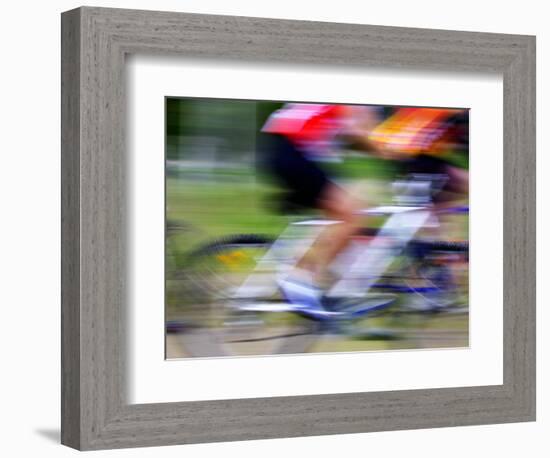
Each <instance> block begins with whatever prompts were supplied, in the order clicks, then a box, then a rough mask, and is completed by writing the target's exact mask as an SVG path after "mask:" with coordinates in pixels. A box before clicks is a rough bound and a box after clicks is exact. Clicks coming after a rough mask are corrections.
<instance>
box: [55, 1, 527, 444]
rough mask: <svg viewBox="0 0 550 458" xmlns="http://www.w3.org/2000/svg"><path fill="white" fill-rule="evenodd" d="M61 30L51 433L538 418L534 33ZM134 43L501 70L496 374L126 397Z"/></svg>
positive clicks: (98, 24) (123, 26)
mask: <svg viewBox="0 0 550 458" xmlns="http://www.w3.org/2000/svg"><path fill="white" fill-rule="evenodd" d="M61 37H62V56H61V57H62V59H61V60H62V67H61V68H62V313H61V316H62V425H61V441H62V443H63V444H65V445H68V446H70V447H74V448H77V449H80V450H89V449H106V448H119V447H140V446H155V445H168V444H185V443H198V442H215V441H234V440H245V439H265V438H279V437H295V436H313V435H324V434H341V433H360V432H368V431H383V430H399V429H413V428H433V427H443V426H458V425H475V424H487V423H505V422H522V421H532V420H534V419H535V37H533V36H522V35H504V34H492V33H474V32H457V31H444V30H425V29H411V28H398V27H381V26H367V25H352V24H335V23H321V22H308V21H290V20H272V19H258V18H248V17H229V16H210V15H198V14H185V13H171V12H154V11H133V10H121V9H107V8H93V7H83V8H78V9H75V10H72V11H68V12H65V13H63V14H62V30H61ZM135 53H149V54H150V53H154V54H172V55H179V56H200V57H203V58H204V57H206V58H212V59H216V58H223V59H247V60H254V61H259V62H275V63H278V62H286V63H296V64H306V63H311V64H330V65H346V66H355V67H357V66H385V67H400V68H418V69H440V70H447V71H461V70H466V71H474V72H495V73H498V74H502V75H503V81H504V94H503V97H504V342H503V349H504V350H503V351H504V354H503V365H504V373H503V381H504V383H503V384H502V385H495V386H471V387H461V388H441V389H420V390H405V391H383V392H365V393H350V394H328V395H311V396H289V397H272V398H261V399H260V398H254V399H234V400H223V401H198V402H181V403H162V404H141V405H138V404H128V402H127V400H126V399H127V398H126V381H127V380H126V377H127V375H126V370H125V366H126V361H125V355H126V350H125V348H126V340H125V335H126V319H125V317H126V315H125V306H126V300H127V295H126V294H127V293H126V271H127V264H126V262H127V261H126V253H127V243H126V224H127V221H126V218H125V214H126V207H125V202H126V197H127V195H126V193H127V191H126V183H125V180H126V173H127V172H126V169H125V163H126V154H127V153H126V150H125V109H126V102H125V86H124V85H125V77H124V73H125V64H124V62H125V55H127V54H135ZM472 198H473V199H475V196H472ZM161 306H162V305H161V304H159V307H161ZM182 389H183V390H184V389H185V383H184V381H182Z"/></svg>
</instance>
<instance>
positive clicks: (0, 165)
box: [0, 0, 550, 458]
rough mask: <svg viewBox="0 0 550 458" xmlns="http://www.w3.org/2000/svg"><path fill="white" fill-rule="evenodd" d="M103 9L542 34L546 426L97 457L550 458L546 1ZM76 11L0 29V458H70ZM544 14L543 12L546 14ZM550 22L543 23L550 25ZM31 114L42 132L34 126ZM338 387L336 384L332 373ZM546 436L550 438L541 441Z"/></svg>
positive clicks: (313, 1)
mask: <svg viewBox="0 0 550 458" xmlns="http://www.w3.org/2000/svg"><path fill="white" fill-rule="evenodd" d="M93 4H95V5H97V6H110V7H123V8H139V9H157V10H171V11H187V12H195V13H212V14H227V15H243V16H264V17H273V18H288V19H312V20H321V21H336V22H357V23H366V24H379V25H397V26H411V27H430V28H443V29H456V30H471V31H486V32H502V33H519V34H531V35H533V34H534V35H537V40H538V41H537V47H538V62H537V67H538V69H537V79H538V97H537V105H538V129H537V130H538V135H537V137H538V152H539V157H538V175H539V181H538V195H539V199H538V200H539V205H538V233H539V234H540V235H541V236H540V237H539V241H538V246H539V256H538V264H539V282H538V284H539V285H540V286H539V294H538V297H539V309H538V314H537V319H538V323H537V329H538V339H537V340H538V367H539V369H538V387H539V390H538V399H537V405H538V421H537V422H536V423H524V424H509V425H490V426H472V427H460V428H442V429H433V430H416V431H403V432H388V433H371V434H355V435H341V436H328V437H313V438H297V439H278V440H265V441H249V442H238V443H222V444H213V445H211V444H206V445H192V446H184V447H183V446H179V447H164V448H154V449H152V448H149V449H138V450H119V451H105V452H98V455H99V456H105V457H108V456H140V457H149V456H151V457H152V456H155V457H156V456H178V455H181V454H186V456H187V457H211V456H219V455H224V456H229V457H232V456H238V457H240V458H245V457H253V456H254V457H255V456H267V457H272V456H273V457H280V456H298V455H300V454H308V455H316V456H321V457H325V456H326V457H329V456H334V455H335V454H346V455H351V454H354V455H355V454H357V455H360V456H387V457H393V456H398V455H401V454H402V455H406V456H408V457H410V458H413V457H423V458H430V457H438V458H439V457H441V456H444V457H445V458H453V457H460V458H464V457H465V456H470V455H477V454H482V453H483V454H489V455H490V456H499V457H517V456H524V455H529V456H531V457H545V456H548V455H549V452H550V444H549V443H548V439H547V437H548V431H550V419H549V415H550V398H549V396H548V394H547V393H548V392H547V389H545V388H546V387H547V386H548V378H549V375H550V372H549V371H550V360H549V359H548V350H547V348H548V345H549V343H550V339H549V337H548V336H549V334H548V325H549V324H550V322H549V314H548V312H547V311H546V310H545V309H544V308H543V305H544V304H545V303H546V302H548V300H549V299H550V295H549V294H548V293H546V292H545V291H544V280H545V278H548V274H549V264H548V263H547V262H545V261H544V260H543V257H544V256H545V255H549V254H550V253H549V251H548V248H549V243H548V238H546V239H545V238H544V237H543V236H542V234H545V233H546V234H547V233H548V232H549V215H548V213H545V212H543V207H546V208H548V205H544V201H545V197H548V196H549V195H550V184H549V182H548V180H546V182H543V173H544V171H545V170H548V165H549V160H548V155H547V154H546V153H547V152H546V150H547V148H548V146H549V142H548V137H546V138H544V127H545V126H546V124H547V123H548V122H549V120H550V116H549V111H550V109H549V105H548V104H550V98H549V94H548V90H547V86H546V87H545V85H544V83H543V82H544V81H545V80H548V78H549V77H550V75H549V73H550V72H549V70H550V55H549V48H550V30H549V29H548V27H547V26H548V18H547V13H546V11H545V9H546V8H545V3H544V2H541V1H536V0H523V1H522V2H517V1H514V2H510V1H486V2H480V1H474V0H462V1H456V2H454V4H451V2H443V1H441V0H439V1H424V0H417V1H408V0H392V1H379V2H374V1H369V2H360V1H353V0H338V1H333V2H330V1H319V0H302V1H297V0H277V1H271V2H261V1H257V0H256V1H254V0H232V1H230V2H228V1H223V0H187V1H175V0H172V1H170V0H157V1H154V2H153V1H151V0H149V1H147V0H128V1H126V0H125V1H118V2H115V1H100V0H97V1H95V2H94V3H93ZM77 6H80V5H79V4H78V3H76V2H73V1H68V0H56V1H55V2H38V1H26V2H10V3H7V4H4V6H3V8H2V16H1V19H0V38H1V39H0V43H1V45H0V46H1V51H2V52H1V59H2V67H1V70H0V91H1V92H0V94H1V96H0V126H1V128H0V132H1V135H0V196H1V197H0V215H1V224H0V279H1V280H0V349H1V353H0V355H1V357H2V360H1V364H2V373H1V375H0V387H1V389H0V422H1V427H2V431H3V434H2V439H1V440H0V450H1V451H2V452H3V453H2V454H3V455H4V456H36V455H40V456H42V457H49V456H70V455H74V454H76V453H77V452H75V451H73V450H71V449H68V448H65V447H62V446H60V445H58V442H59V423H60V411H59V410H60V409H59V405H60V399H59V387H60V377H59V373H60V361H59V360H60V345H59V342H60V326H59V321H60V320H59V316H60V273H59V272H60V260H59V251H60V241H59V239H60V236H59V234H60V223H59V219H60V210H59V206H60V205H59V200H60V199H59V195H60V185H59V183H60V173H59V170H60V158H59V137H60V133H59V123H60V110H59V106H60V102H59V100H60V93H59V87H60V74H59V56H60V39H59V35H60V13H61V11H64V10H68V9H71V8H74V7H77ZM545 13H546V14H545ZM545 17H546V19H545ZM29 110H38V113H33V114H32V116H34V121H35V122H34V123H33V129H34V130H33V131H32V132H29V130H28V129H27V126H26V124H25V121H26V119H27V115H28V114H29ZM327 376H330V375H327ZM545 433H546V434H545Z"/></svg>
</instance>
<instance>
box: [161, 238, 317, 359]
mask: <svg viewBox="0 0 550 458" xmlns="http://www.w3.org/2000/svg"><path fill="white" fill-rule="evenodd" d="M271 245H272V241H271V240H270V239H268V238H266V237H262V236H258V235H236V236H231V237H227V238H224V239H221V240H218V241H215V242H213V243H210V244H208V245H205V246H203V247H201V248H199V249H198V250H195V251H194V252H192V253H191V254H190V255H189V256H188V258H187V262H186V270H185V273H184V275H183V278H184V283H185V285H184V287H183V288H181V293H180V294H181V295H180V298H181V300H180V307H179V308H178V312H177V313H173V314H172V316H171V320H170V322H171V323H172V324H173V323H174V322H177V323H179V326H175V328H177V330H178V332H176V333H174V334H175V336H174V337H175V338H176V339H177V341H178V342H179V343H180V345H181V347H182V355H181V356H194V357H219V356H244V355H267V354H283V353H285V354H288V353H303V352H305V351H307V348H308V347H309V346H310V345H312V344H313V342H314V341H315V340H316V334H317V330H318V323H317V322H315V321H313V320H310V319H307V318H305V317H301V316H299V315H297V314H296V313H295V312H294V311H293V310H291V309H290V307H289V306H288V305H287V304H286V303H285V302H284V301H283V300H282V298H281V297H280V295H279V294H278V290H277V288H276V285H275V279H276V271H275V270H276V268H277V264H276V262H265V259H266V258H265V256H266V253H267V252H268V250H269V248H270V247H271Z"/></svg>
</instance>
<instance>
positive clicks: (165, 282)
mask: <svg viewBox="0 0 550 458" xmlns="http://www.w3.org/2000/svg"><path fill="white" fill-rule="evenodd" d="M61 57H62V429H61V431H62V434H61V436H62V443H63V444H65V445H67V446H70V447H73V448H76V449H79V450H91V449H107V448H122V447H141V446H155V445H170V444H186V443H200V442H219V441H234V440H249V439H265V438H282V437H296V436H311V435H326V434H344V433H359V432H371V431H387V430H399V429H415V428H433V427H443V426H460V425H474V424H487V423H505V422H521V421H533V420H534V419H535V38H534V37H532V36H523V35H504V34H489V33H474V32H458V31H444V30H428V29H410V28H399V27H382V26H369V25H357V24H336V23H321V22H309V21H289V20H273V19H263V18H247V17H229V16H210V15H198V14H187V13H172V12H154V11H135V10H122V9H108V8H94V7H82V8H78V9H75V10H71V11H68V12H65V13H63V14H62V56H61Z"/></svg>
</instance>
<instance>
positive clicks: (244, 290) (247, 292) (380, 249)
mask: <svg viewBox="0 0 550 458" xmlns="http://www.w3.org/2000/svg"><path fill="white" fill-rule="evenodd" d="M434 177H435V178H434ZM435 181H437V183H438V187H441V186H442V179H441V176H434V175H431V176H426V175H423V176H421V178H420V179H419V178H418V176H415V178H414V179H413V180H410V181H408V182H407V181H397V182H394V184H393V186H394V189H395V190H397V192H398V193H397V195H396V197H394V201H395V202H396V203H397V205H389V206H380V207H376V208H372V209H366V210H362V211H361V212H360V213H361V214H364V215H384V216H389V217H388V219H387V220H386V222H385V223H384V225H383V226H382V227H381V229H380V230H379V231H378V233H377V235H376V236H375V237H373V238H371V239H370V240H369V241H368V242H357V241H353V240H352V241H351V242H350V244H349V246H348V247H347V249H346V250H345V251H344V252H343V253H342V254H341V255H340V256H339V257H338V258H337V259H336V260H335V261H334V263H333V267H335V268H336V269H339V270H340V272H341V273H342V274H343V275H342V278H341V279H340V280H339V281H338V282H337V283H336V284H335V285H333V287H332V288H331V289H330V291H328V292H327V296H329V297H330V296H332V297H350V296H354V295H356V296H365V295H366V294H367V293H368V292H369V291H370V290H371V289H372V288H373V287H374V285H375V284H376V282H378V281H379V279H380V278H381V277H382V276H383V274H384V273H385V272H386V271H387V269H388V268H389V267H390V265H391V264H392V262H393V261H394V260H395V259H396V257H397V256H399V255H400V254H401V253H402V252H403V250H404V249H405V247H406V246H407V244H408V243H409V242H410V241H411V240H412V239H413V237H414V236H415V235H416V234H417V233H418V231H419V230H421V229H422V228H424V227H426V226H427V224H428V221H429V220H430V219H431V218H436V216H435V213H434V211H433V205H432V203H431V193H432V192H433V191H434V182H435ZM333 224H338V221H333V220H326V219H310V220H305V221H297V222H293V223H291V224H290V225H289V226H288V227H287V228H286V229H285V230H284V231H283V232H282V233H281V235H280V236H279V237H278V238H277V240H276V241H275V242H274V243H273V244H272V246H271V247H270V249H269V250H268V251H267V253H265V255H264V256H263V257H262V258H261V259H260V260H259V261H258V262H257V265H256V268H255V270H254V272H253V273H252V274H250V275H249V276H248V278H247V279H246V280H245V281H244V282H243V283H242V284H241V286H240V287H238V289H237V290H236V292H235V295H234V297H235V299H239V300H243V299H252V298H257V297H267V296H271V295H273V294H275V293H276V290H277V282H276V281H270V282H267V283H266V282H262V281H261V279H262V278H263V276H264V275H265V273H266V272H273V271H274V270H275V271H276V272H277V274H276V275H277V279H283V278H285V277H286V276H287V275H288V273H289V272H290V271H291V270H292V269H293V268H294V266H295V264H296V262H297V261H298V260H299V259H301V257H302V256H303V255H304V254H305V253H306V252H307V251H308V250H309V249H310V248H311V247H312V245H313V244H314V243H315V241H316V240H317V238H318V236H319V235H320V234H321V232H322V231H323V230H324V229H325V228H326V227H327V226H330V225H333ZM300 232H303V234H302V235H299V233H300ZM434 289H435V288H434ZM251 307H253V309H254V310H256V311H262V310H263V311H288V310H289V309H290V306H286V307H285V306H284V305H282V304H279V305H278V306H275V304H272V303H271V304H269V303H266V304H263V305H262V304H259V303H255V304H245V303H241V304H240V305H239V308H243V309H246V310H250V309H251Z"/></svg>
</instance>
